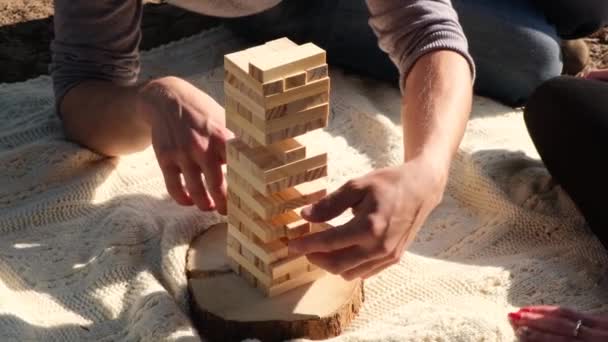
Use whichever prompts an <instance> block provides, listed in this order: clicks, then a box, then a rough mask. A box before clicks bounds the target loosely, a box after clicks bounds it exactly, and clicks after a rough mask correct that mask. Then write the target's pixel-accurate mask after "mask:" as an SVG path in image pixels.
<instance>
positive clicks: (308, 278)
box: [266, 269, 325, 297]
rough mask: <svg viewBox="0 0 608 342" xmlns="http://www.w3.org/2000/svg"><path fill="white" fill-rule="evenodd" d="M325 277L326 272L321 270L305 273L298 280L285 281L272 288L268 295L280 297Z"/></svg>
mask: <svg viewBox="0 0 608 342" xmlns="http://www.w3.org/2000/svg"><path fill="white" fill-rule="evenodd" d="M323 275H325V271H323V270H321V269H317V270H314V271H312V272H305V273H302V274H301V275H300V276H299V277H297V278H292V279H289V280H287V281H284V282H282V283H280V284H278V285H274V286H271V287H270V288H268V290H267V293H266V294H267V295H268V296H269V297H274V296H278V295H280V294H282V293H285V292H287V291H289V290H291V289H294V288H296V287H299V286H302V285H304V284H308V283H310V282H312V281H314V280H316V279H319V278H320V277H322V276H323Z"/></svg>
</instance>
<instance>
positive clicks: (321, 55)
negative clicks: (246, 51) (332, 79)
mask: <svg viewBox="0 0 608 342" xmlns="http://www.w3.org/2000/svg"><path fill="white" fill-rule="evenodd" d="M325 63H326V54H325V51H324V50H323V49H321V48H319V47H318V46H316V45H314V44H312V43H307V44H303V45H299V46H294V47H291V48H287V49H283V50H282V51H280V52H277V53H275V54H271V55H269V56H253V57H252V58H251V59H250V60H249V75H251V76H252V77H253V78H254V79H256V80H257V81H258V82H260V83H266V82H269V81H273V80H276V79H279V78H283V77H284V76H286V75H290V74H294V73H295V72H297V71H299V70H307V69H310V68H314V67H317V66H319V65H323V64H325Z"/></svg>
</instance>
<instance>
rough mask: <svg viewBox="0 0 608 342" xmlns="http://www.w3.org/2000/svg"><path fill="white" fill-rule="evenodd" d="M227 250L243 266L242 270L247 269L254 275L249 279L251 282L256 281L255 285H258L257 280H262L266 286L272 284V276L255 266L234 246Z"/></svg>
mask: <svg viewBox="0 0 608 342" xmlns="http://www.w3.org/2000/svg"><path fill="white" fill-rule="evenodd" d="M226 252H227V254H228V256H229V257H230V258H232V259H234V260H235V261H236V262H237V263H238V264H239V266H240V267H241V272H243V271H244V270H245V271H247V272H248V273H250V274H251V275H252V276H253V277H254V279H252V280H250V281H249V282H250V283H254V284H253V286H256V285H257V284H256V280H257V281H258V282H261V283H262V284H263V285H265V286H271V285H272V278H271V277H269V276H268V275H267V274H264V273H263V272H262V271H260V270H259V269H258V268H257V267H255V265H254V264H253V263H251V262H250V261H249V260H247V259H246V258H245V257H243V256H242V255H241V254H239V253H238V252H236V251H235V250H233V249H232V248H228V249H227V250H226ZM243 269H244V270H243Z"/></svg>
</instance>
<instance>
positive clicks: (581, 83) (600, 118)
mask: <svg viewBox="0 0 608 342" xmlns="http://www.w3.org/2000/svg"><path fill="white" fill-rule="evenodd" d="M525 120H526V125H527V127H528V131H529V133H530V135H531V137H532V140H533V141H534V144H535V145H536V148H537V150H538V152H539V154H540V155H541V157H542V159H543V161H544V163H545V165H546V166H547V168H548V170H549V172H550V173H551V174H552V176H553V177H554V178H555V179H556V180H557V182H558V183H559V184H560V185H561V186H562V187H563V188H564V189H565V190H566V192H567V193H568V194H569V195H570V196H571V197H572V199H573V200H574V202H575V203H576V204H577V206H578V207H579V208H580V210H581V212H582V213H583V215H584V216H585V218H586V219H587V222H588V223H589V225H590V227H591V229H592V230H593V231H594V233H595V234H596V235H597V236H598V237H599V239H600V240H601V241H602V243H603V244H604V246H605V247H606V248H608V201H607V200H606V197H605V196H606V194H608V83H602V82H599V81H588V80H583V79H577V78H571V77H558V78H555V79H553V80H551V81H548V82H547V83H545V84H543V85H542V86H541V87H539V88H538V89H537V90H536V92H535V93H534V94H533V95H532V97H531V98H530V101H529V103H528V106H527V108H526V110H525Z"/></svg>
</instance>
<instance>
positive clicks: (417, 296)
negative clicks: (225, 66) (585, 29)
mask: <svg viewBox="0 0 608 342" xmlns="http://www.w3.org/2000/svg"><path fill="white" fill-rule="evenodd" d="M241 48H243V45H242V43H240V42H239V41H237V40H236V39H235V38H233V37H232V36H231V35H230V34H229V33H227V32H226V31H225V30H223V29H218V30H213V31H210V32H207V33H205V34H202V35H199V36H196V37H193V38H190V39H186V40H184V41H181V42H178V43H175V44H171V45H168V46H166V47H163V48H160V49H157V50H155V51H152V52H149V53H146V54H144V56H143V64H144V76H143V77H144V78H146V77H151V76H158V75H166V74H172V75H180V76H184V77H186V78H188V79H189V80H191V81H192V82H194V83H195V84H196V85H198V86H200V87H201V88H202V89H204V90H205V91H207V92H209V93H210V94H211V95H212V96H214V97H215V98H216V99H218V101H222V81H223V72H222V69H221V64H222V57H223V55H224V54H225V53H226V52H228V51H235V50H237V49H241ZM218 67H219V68H218ZM332 83H333V84H332V86H333V90H332V105H333V108H332V114H331V121H330V125H329V127H328V128H327V129H326V130H325V131H324V132H323V133H322V135H323V136H324V139H326V140H327V146H330V147H331V149H330V151H329V153H330V184H331V186H332V187H333V188H335V187H337V186H339V185H341V184H342V183H343V182H344V181H346V180H347V179H349V178H351V177H354V176H358V175H362V174H363V173H365V172H367V171H369V170H372V169H373V168H379V167H384V166H388V165H392V164H395V163H398V162H400V160H401V158H402V157H401V155H402V148H401V128H400V123H399V93H398V90H397V89H393V88H390V87H388V86H386V85H381V84H377V83H375V82H371V81H366V80H362V79H359V78H357V77H354V76H352V75H351V76H349V75H345V74H344V73H342V72H341V71H339V70H332ZM82 115H87V113H82ZM535 158H536V153H535V151H534V148H533V146H532V144H531V142H530V140H529V138H528V137H527V134H526V131H525V127H524V124H523V120H522V115H521V112H519V111H513V110H511V109H510V108H506V107H503V106H501V105H499V104H496V103H494V102H492V101H489V100H487V99H483V98H477V99H476V100H475V110H474V114H473V118H472V119H471V121H470V123H469V127H468V130H467V135H466V138H465V141H464V142H463V145H462V149H461V151H460V152H459V154H458V155H457V157H456V159H455V161H454V163H453V168H452V174H451V178H450V182H449V186H448V189H447V193H446V196H445V199H444V201H443V203H442V204H441V205H440V206H439V207H438V208H437V209H436V210H435V211H434V213H433V214H432V215H431V217H430V219H429V221H428V222H427V223H426V225H425V226H424V228H423V229H422V231H421V233H420V235H419V236H418V238H417V239H416V242H415V244H414V246H413V247H412V248H411V249H410V251H409V253H407V254H406V255H405V256H404V257H403V259H402V261H401V263H400V264H399V265H396V266H394V267H392V268H390V269H389V270H387V271H385V272H383V273H382V274H381V275H379V276H377V277H375V278H374V279H371V280H369V281H368V282H367V284H366V303H365V305H364V308H363V310H362V311H361V313H360V315H359V316H358V318H357V319H356V320H355V322H354V323H353V325H352V327H351V328H350V329H349V330H348V331H347V332H346V333H344V334H343V335H342V336H341V337H339V338H337V339H338V340H344V341H361V340H383V341H384V340H395V341H397V340H398V341H404V340H411V341H421V340H424V341H482V340H483V341H512V340H513V339H514V335H513V333H512V331H511V327H510V326H509V323H508V322H507V320H506V314H507V313H508V312H509V311H510V310H513V309H514V308H516V307H520V306H523V305H527V304H540V303H559V304H563V305H567V306H571V307H574V308H577V309H582V310H585V311H590V312H599V311H608V310H606V308H607V305H606V303H608V291H607V289H608V288H607V285H606V280H605V279H604V274H605V270H606V266H607V265H608V258H607V256H606V254H605V252H604V251H603V249H602V247H601V245H600V244H599V242H598V241H597V240H596V239H595V238H594V237H593V236H592V235H591V234H590V233H589V231H588V230H587V229H586V228H585V226H584V223H583V221H582V219H581V217H580V216H579V214H578V213H577V211H576V210H575V209H574V207H573V205H572V204H571V202H570V201H569V200H568V199H567V197H566V196H565V195H564V194H563V192H562V191H561V190H560V189H559V187H557V186H555V185H554V184H553V183H552V182H551V179H550V177H549V176H548V174H547V172H546V171H545V169H544V168H543V167H542V164H541V163H540V162H538V161H536V160H535ZM578 167H585V166H584V165H579V166H578ZM220 219H221V218H220V217H218V216H216V215H214V214H203V213H200V212H198V211H197V210H195V209H193V208H183V207H179V206H178V205H176V204H173V203H172V201H171V200H170V199H169V198H168V195H167V193H166V190H165V188H164V185H163V180H162V176H161V173H160V172H159V168H158V167H157V165H156V161H155V159H154V154H153V152H152V151H151V150H150V149H148V150H146V151H144V152H142V153H138V154H135V155H131V156H128V157H124V158H120V159H108V158H102V157H100V156H99V155H96V154H94V153H92V152H90V151H88V150H86V149H83V148H80V147H78V146H76V145H74V144H71V143H69V142H66V141H65V140H64V139H63V135H62V131H61V126H60V122H59V121H58V119H57V117H56V116H55V115H54V112H53V102H52V93H51V82H50V79H49V78H48V77H41V78H38V79H35V80H31V81H28V82H25V83H18V84H8V85H0V340H2V341H7V340H15V341H17V340H18V341H24V340H61V341H64V340H66V341H67V340H86V341H94V340H95V341H98V340H99V341H116V340H124V341H140V340H141V341H154V340H180V341H184V340H186V339H189V337H191V338H193V339H198V338H199V337H198V335H197V333H196V332H195V330H194V329H193V328H192V325H191V323H190V321H189V318H188V311H187V307H188V305H187V300H188V299H187V291H186V277H185V274H184V266H185V255H186V249H187V247H188V243H189V241H190V240H191V239H192V238H193V237H194V236H195V235H196V234H198V233H200V232H201V231H203V230H204V229H205V228H206V227H208V226H209V225H211V224H213V223H215V222H217V221H218V220H220ZM607 228H608V227H607Z"/></svg>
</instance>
